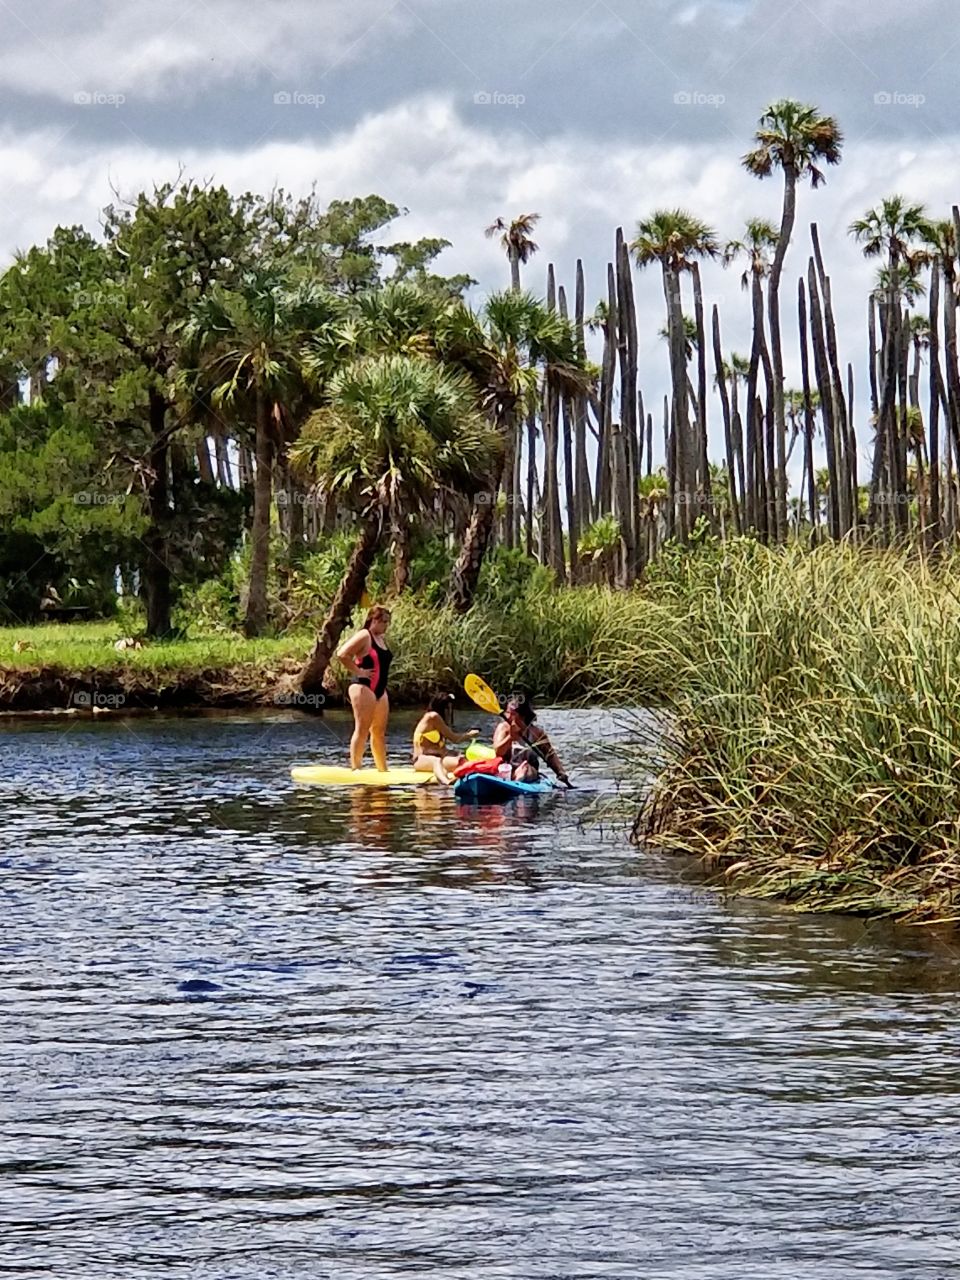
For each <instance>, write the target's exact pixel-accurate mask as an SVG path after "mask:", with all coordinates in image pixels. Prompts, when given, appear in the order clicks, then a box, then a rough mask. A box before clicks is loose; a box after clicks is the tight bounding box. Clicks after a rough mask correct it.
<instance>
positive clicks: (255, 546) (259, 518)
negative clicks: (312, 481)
mask: <svg viewBox="0 0 960 1280" xmlns="http://www.w3.org/2000/svg"><path fill="white" fill-rule="evenodd" d="M256 401H257V442H256V449H257V470H256V475H255V476H254V485H253V527H252V529H251V534H250V543H251V547H250V587H249V591H248V594H247V611H246V615H245V617H244V620H243V630H244V633H245V634H246V635H248V636H259V635H262V634H263V632H264V631H265V630H266V626H267V574H268V572H269V569H270V508H271V505H272V502H273V441H272V440H271V438H270V418H269V407H268V404H267V398H266V396H265V395H264V393H263V392H262V391H261V390H260V388H259V387H258V388H257V394H256Z"/></svg>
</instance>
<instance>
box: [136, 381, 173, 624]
mask: <svg viewBox="0 0 960 1280" xmlns="http://www.w3.org/2000/svg"><path fill="white" fill-rule="evenodd" d="M149 413H150V435H151V444H150V481H149V485H148V489H147V514H148V518H149V523H148V525H147V528H146V531H145V533H144V535H143V538H142V539H141V543H142V545H143V548H144V552H145V554H144V557H143V559H142V560H141V564H140V580H141V582H142V583H143V595H144V605H145V607H146V612H147V635H148V636H151V637H157V636H165V635H167V633H168V632H169V631H170V608H171V603H172V593H171V585H170V566H169V563H168V561H167V538H168V532H169V524H170V489H169V480H168V474H167V472H168V466H169V458H168V453H169V446H168V442H167V430H166V415H167V402H166V400H165V399H164V398H163V396H162V395H161V394H160V392H159V391H155V390H153V388H151V390H150V397H149Z"/></svg>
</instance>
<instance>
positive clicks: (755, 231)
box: [723, 218, 786, 531]
mask: <svg viewBox="0 0 960 1280" xmlns="http://www.w3.org/2000/svg"><path fill="white" fill-rule="evenodd" d="M777 242H778V235H777V230H776V228H775V227H774V226H773V224H772V223H770V222H766V221H764V219H763V218H750V219H748V220H747V223H746V226H745V229H744V235H743V239H741V240H730V241H728V242H727V244H726V247H725V248H724V251H723V265H724V266H725V267H728V266H730V265H731V264H732V263H733V262H735V261H736V260H737V259H738V258H745V259H746V261H747V265H746V267H745V269H744V272H743V275H742V276H741V277H740V284H741V286H742V287H743V288H744V289H749V290H750V297H751V303H752V308H753V342H752V345H751V347H750V363H749V366H748V368H747V376H746V384H747V433H746V434H747V457H746V478H747V484H748V488H747V491H746V495H745V498H746V501H745V506H746V515H747V521H748V523H752V524H754V525H758V524H759V525H762V527H763V529H765V530H767V531H769V529H770V526H771V524H772V523H775V520H776V513H775V512H774V520H773V521H771V520H770V517H769V513H768V512H763V513H760V512H759V510H758V500H757V488H758V485H757V468H758V467H759V468H760V470H761V471H762V470H763V467H764V458H765V456H766V458H767V459H769V460H770V461H771V462H772V466H768V474H767V481H766V484H765V486H764V488H765V489H766V492H767V494H768V496H769V495H774V494H775V493H776V451H775V447H774V441H770V440H768V441H767V449H766V454H765V453H764V449H763V442H762V440H760V439H758V431H757V426H758V423H757V416H756V413H755V405H756V400H757V380H758V377H759V370H760V365H761V363H762V364H763V368H764V373H765V374H766V373H769V377H770V380H771V381H772V380H773V366H772V362H771V360H770V353H769V351H768V349H767V340H766V335H765V332H764V319H763V282H764V280H765V279H766V278H767V277H769V275H770V269H771V260H772V255H773V254H774V253H775V252H776V246H777ZM785 466H786V463H785V462H784V467H785ZM761 514H762V515H763V519H762V520H761V519H759V517H760V515H761Z"/></svg>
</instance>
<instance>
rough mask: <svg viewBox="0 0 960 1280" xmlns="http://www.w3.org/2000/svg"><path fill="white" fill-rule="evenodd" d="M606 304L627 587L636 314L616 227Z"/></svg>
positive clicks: (631, 558)
mask: <svg viewBox="0 0 960 1280" xmlns="http://www.w3.org/2000/svg"><path fill="white" fill-rule="evenodd" d="M608 293H609V305H611V306H613V307H616V311H617V333H618V342H617V351H618V356H620V436H618V440H617V448H616V452H614V458H613V462H614V467H616V471H617V476H616V479H614V483H613V493H614V503H616V515H617V520H618V522H620V527H621V545H622V563H621V575H620V582H621V585H622V586H628V585H630V584H631V582H632V581H634V579H635V576H636V529H635V525H634V488H635V484H634V480H635V477H634V445H632V443H631V440H632V438H635V435H636V314H635V312H634V293H632V280H631V275H630V255H628V252H627V246H626V241H625V239H623V230H622V228H620V227H618V228H617V252H616V270H614V271H611V273H609V274H608Z"/></svg>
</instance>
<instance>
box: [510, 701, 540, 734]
mask: <svg viewBox="0 0 960 1280" xmlns="http://www.w3.org/2000/svg"><path fill="white" fill-rule="evenodd" d="M506 709H507V710H508V711H509V710H513V711H516V713H517V715H518V716H519V717H520V719H521V720H522V721H523V723H524V724H525V725H527V726H529V725H531V724H533V722H534V720H536V718H537V713H536V711H535V710H534V709H533V703H532V701H531V700H530V698H529V697H528V696H527V695H526V694H525V693H511V695H510V697H509V698H508V699H507V706H506Z"/></svg>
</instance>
